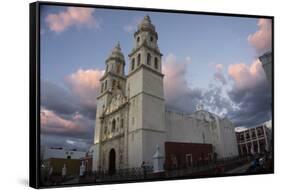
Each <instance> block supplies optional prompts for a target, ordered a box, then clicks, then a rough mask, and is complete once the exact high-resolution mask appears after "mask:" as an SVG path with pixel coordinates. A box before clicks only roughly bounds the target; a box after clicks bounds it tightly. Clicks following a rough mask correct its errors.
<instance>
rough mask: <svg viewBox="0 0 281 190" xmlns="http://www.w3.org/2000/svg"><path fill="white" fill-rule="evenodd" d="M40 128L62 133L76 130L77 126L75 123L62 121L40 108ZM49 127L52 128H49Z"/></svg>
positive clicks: (55, 115)
mask: <svg viewBox="0 0 281 190" xmlns="http://www.w3.org/2000/svg"><path fill="white" fill-rule="evenodd" d="M40 120H41V126H42V127H43V128H45V129H47V130H51V131H53V132H64V131H66V130H77V129H79V128H80V127H79V125H77V123H76V122H75V121H77V120H68V119H64V118H62V117H60V116H58V115H57V114H55V113H54V112H53V111H50V110H47V109H44V108H42V109H41V113H40ZM50 126H53V127H52V128H50Z"/></svg>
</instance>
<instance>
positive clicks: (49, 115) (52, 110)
mask: <svg viewBox="0 0 281 190" xmlns="http://www.w3.org/2000/svg"><path fill="white" fill-rule="evenodd" d="M67 87H68V86H67V85H66V88H64V87H63V86H60V85H58V84H55V83H52V82H49V81H44V80H41V118H40V119H41V134H42V135H44V143H45V144H46V145H47V144H49V145H50V146H51V145H52V146H55V145H58V146H65V144H62V143H63V142H64V141H65V139H70V138H72V139H84V140H87V141H89V140H93V137H94V126H95V114H96V106H95V105H93V104H91V105H86V104H82V103H81V101H80V97H78V96H77V95H76V94H75V93H74V92H73V91H72V89H71V88H67ZM92 98H93V99H95V96H93V97H92ZM49 137H50V139H48V138H49ZM54 137H56V138H54ZM68 142H73V143H72V144H67V146H68V147H72V148H77V147H79V146H80V145H81V146H84V145H83V143H77V141H74V140H73V141H71V140H69V141H68Z"/></svg>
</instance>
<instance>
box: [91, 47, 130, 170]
mask: <svg viewBox="0 0 281 190" xmlns="http://www.w3.org/2000/svg"><path fill="white" fill-rule="evenodd" d="M105 65H106V70H105V73H104V75H103V76H102V78H101V79H100V84H101V85H100V86H101V87H100V91H99V95H98V96H97V110H96V125H95V137H94V146H93V147H94V157H93V170H94V171H95V170H99V169H100V166H101V163H100V156H101V155H100V151H101V150H100V148H101V138H102V137H101V134H102V133H101V132H102V128H103V120H102V119H101V117H102V116H103V115H104V113H105V110H106V108H107V107H108V106H109V104H110V102H111V99H112V96H113V92H114V91H115V90H117V89H118V90H121V91H122V92H123V93H124V92H125V87H126V77H125V72H124V68H125V59H124V55H123V53H122V52H121V47H120V43H119V42H118V43H117V45H116V46H115V47H114V48H113V50H112V51H111V53H110V55H109V57H108V58H107V59H106V61H105Z"/></svg>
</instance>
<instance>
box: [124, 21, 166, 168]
mask: <svg viewBox="0 0 281 190" xmlns="http://www.w3.org/2000/svg"><path fill="white" fill-rule="evenodd" d="M157 41H158V34H157V32H156V30H155V26H154V25H153V24H152V22H151V20H150V17H149V16H145V17H144V18H143V20H142V21H141V22H140V24H139V25H138V29H137V31H136V32H135V33H134V42H135V45H134V48H133V49H132V51H131V53H130V54H129V60H130V64H129V69H128V70H129V74H128V76H127V84H126V86H127V87H126V90H127V96H128V98H129V103H130V109H129V125H128V126H129V128H128V130H129V132H128V134H129V135H128V146H129V166H130V167H139V166H140V165H141V163H142V162H145V163H146V164H149V165H152V162H153V160H152V158H153V154H154V153H155V147H156V146H157V145H159V151H160V152H161V153H162V154H164V140H165V121H164V114H165V112H164V92H163V77H164V75H163V74H162V65H161V57H162V54H161V52H160V50H159V48H158V44H157Z"/></svg>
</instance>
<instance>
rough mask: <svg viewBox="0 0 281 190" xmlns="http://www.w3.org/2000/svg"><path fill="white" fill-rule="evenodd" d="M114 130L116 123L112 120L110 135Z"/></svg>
mask: <svg viewBox="0 0 281 190" xmlns="http://www.w3.org/2000/svg"><path fill="white" fill-rule="evenodd" d="M115 128H116V121H115V119H113V121H112V128H111V132H112V133H114V132H115Z"/></svg>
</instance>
